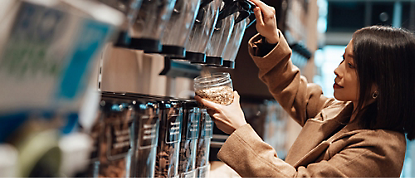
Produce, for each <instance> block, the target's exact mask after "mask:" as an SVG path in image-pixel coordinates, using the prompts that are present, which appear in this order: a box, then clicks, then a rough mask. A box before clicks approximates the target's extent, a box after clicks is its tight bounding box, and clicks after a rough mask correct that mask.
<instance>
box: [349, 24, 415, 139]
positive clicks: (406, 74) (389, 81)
mask: <svg viewBox="0 0 415 178" xmlns="http://www.w3.org/2000/svg"><path fill="white" fill-rule="evenodd" d="M353 56H354V62H355V64H356V70H357V75H358V79H359V85H360V89H359V102H358V106H357V108H362V107H363V106H364V103H365V100H367V98H368V96H372V93H371V92H372V91H371V89H372V85H373V84H374V85H376V86H377V92H378V95H377V98H376V101H375V102H374V103H372V104H369V105H367V106H365V107H364V108H363V109H360V110H357V116H358V117H359V118H360V119H359V123H360V124H361V125H363V126H364V127H366V128H370V129H388V130H394V131H399V132H402V133H406V136H407V138H408V139H409V140H413V139H415V36H414V34H412V33H410V32H409V31H406V30H404V29H401V28H393V27H385V26H370V27H365V28H362V29H360V30H357V31H356V32H355V33H354V34H353Z"/></svg>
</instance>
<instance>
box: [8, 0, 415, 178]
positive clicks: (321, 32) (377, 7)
mask: <svg viewBox="0 0 415 178" xmlns="http://www.w3.org/2000/svg"><path fill="white" fill-rule="evenodd" d="M263 1H264V2H265V3H267V4H269V5H271V6H273V7H275V9H276V11H277V20H278V27H279V29H281V31H282V32H283V34H284V35H285V37H286V38H287V41H288V43H289V45H290V47H291V48H292V50H293V56H292V60H293V63H294V64H295V65H297V66H298V67H299V68H300V70H301V72H302V74H303V75H304V76H305V77H306V78H307V79H308V81H309V82H315V83H317V84H319V85H320V86H321V87H322V89H323V92H324V95H325V96H328V97H333V88H332V86H333V81H334V77H335V76H334V72H333V71H334V69H335V68H336V67H337V65H338V64H339V63H340V61H341V60H342V58H341V56H342V54H343V52H344V49H345V47H346V45H347V43H348V42H349V40H350V39H351V36H352V33H353V32H354V31H355V30H357V29H359V28H361V27H364V26H368V25H374V24H382V25H389V26H394V27H402V28H406V29H409V30H411V31H415V0H263ZM253 7H254V6H253V5H252V3H250V2H249V0H151V1H142V0H1V2H0V83H1V84H0V177H39V176H40V177H48V176H53V177H57V176H62V177H76V176H78V177H226V176H228V177H238V176H237V174H236V173H235V172H232V170H230V168H228V167H227V166H226V165H224V164H223V163H221V162H220V161H219V160H218V159H217V158H216V153H217V151H218V150H219V149H220V147H221V145H222V144H223V143H224V141H225V140H226V138H227V136H228V135H226V134H225V133H223V132H221V131H220V130H218V129H217V128H216V127H215V126H214V125H213V124H212V122H211V120H210V118H209V116H207V114H206V111H203V109H201V108H198V106H197V104H195V103H194V100H193V97H194V95H195V91H194V88H193V84H194V82H193V79H194V78H195V77H197V76H199V75H201V72H202V71H204V72H206V71H208V72H210V73H214V72H228V73H229V74H230V76H231V78H232V84H233V89H234V90H236V91H238V93H239V94H240V95H241V106H242V108H243V110H244V113H245V116H246V118H247V120H248V122H249V123H250V124H251V125H252V126H253V128H254V129H255V130H256V131H257V133H258V134H259V136H260V137H262V138H263V139H264V141H265V142H267V143H269V144H270V145H272V146H273V147H274V148H275V150H276V151H277V153H278V156H279V157H280V158H284V157H285V155H286V153H287V151H288V149H289V148H290V146H291V144H292V143H293V142H294V140H295V138H296V137H297V135H298V134H299V132H300V129H301V128H300V126H299V125H298V124H297V123H295V122H294V121H292V120H291V119H290V118H289V116H288V115H287V113H286V112H285V111H283V109H282V108H281V107H280V106H279V104H278V102H276V101H275V100H274V99H273V98H272V96H271V95H270V93H269V92H268V89H267V88H266V86H265V85H264V84H263V83H262V82H261V81H260V80H259V79H258V69H257V67H256V66H255V64H254V63H253V61H252V60H251V59H250V57H249V54H248V52H247V50H246V49H247V41H248V40H249V39H250V38H251V37H252V36H253V35H255V34H256V33H257V32H256V30H255V21H254V18H253V14H252V8H253ZM166 120H168V121H171V122H168V123H167V122H165V121H166ZM407 150H408V152H407V154H406V159H405V163H404V168H403V171H402V174H401V177H415V142H408V144H407ZM187 165H188V166H187Z"/></svg>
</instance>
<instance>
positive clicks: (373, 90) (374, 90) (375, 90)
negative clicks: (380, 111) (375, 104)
mask: <svg viewBox="0 0 415 178" xmlns="http://www.w3.org/2000/svg"><path fill="white" fill-rule="evenodd" d="M378 95H379V90H378V85H376V84H372V88H371V90H370V96H371V98H372V99H376V98H377V97H378Z"/></svg>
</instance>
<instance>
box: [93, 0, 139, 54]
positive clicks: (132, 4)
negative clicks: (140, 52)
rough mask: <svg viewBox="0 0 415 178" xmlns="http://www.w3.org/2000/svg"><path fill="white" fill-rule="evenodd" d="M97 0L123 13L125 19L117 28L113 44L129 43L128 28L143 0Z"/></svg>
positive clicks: (122, 45) (126, 44) (120, 45)
mask: <svg viewBox="0 0 415 178" xmlns="http://www.w3.org/2000/svg"><path fill="white" fill-rule="evenodd" d="M98 1H99V2H101V3H103V4H106V5H108V6H110V7H112V8H115V9H117V10H118V11H121V12H122V13H123V14H124V15H125V17H126V18H125V21H124V22H123V24H122V25H121V27H120V29H119V31H120V32H119V35H118V38H117V39H116V41H115V42H114V46H118V47H128V44H129V43H130V37H129V35H128V29H129V28H130V26H131V24H132V23H133V22H134V20H135V18H136V16H137V12H138V9H139V8H140V6H141V3H142V2H143V0H98Z"/></svg>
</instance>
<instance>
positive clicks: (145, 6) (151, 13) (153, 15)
mask: <svg viewBox="0 0 415 178" xmlns="http://www.w3.org/2000/svg"><path fill="white" fill-rule="evenodd" d="M175 3H176V0H145V1H143V2H142V3H141V7H140V8H139V10H138V13H137V16H136V18H135V21H134V22H133V24H132V28H130V31H129V34H130V35H131V41H130V45H129V48H130V49H136V50H144V52H146V53H159V52H161V50H162V44H161V42H160V40H161V38H162V37H163V32H164V28H165V26H166V25H167V23H168V21H169V20H170V17H171V13H172V11H173V8H174V5H175Z"/></svg>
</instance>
